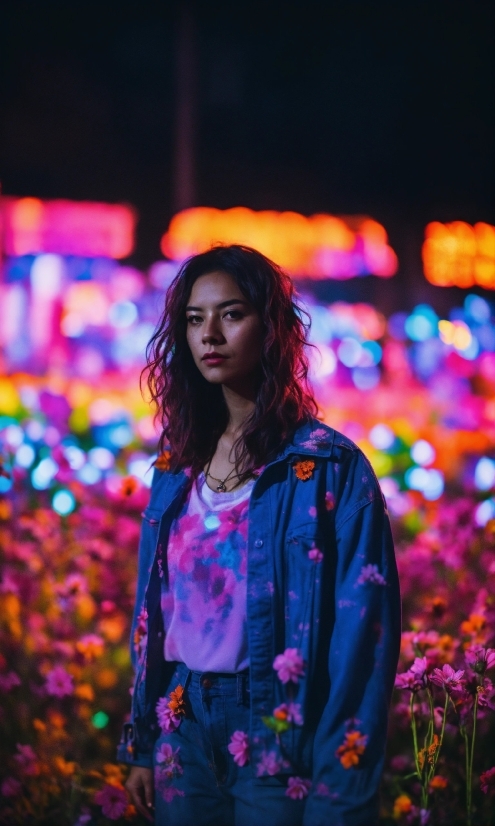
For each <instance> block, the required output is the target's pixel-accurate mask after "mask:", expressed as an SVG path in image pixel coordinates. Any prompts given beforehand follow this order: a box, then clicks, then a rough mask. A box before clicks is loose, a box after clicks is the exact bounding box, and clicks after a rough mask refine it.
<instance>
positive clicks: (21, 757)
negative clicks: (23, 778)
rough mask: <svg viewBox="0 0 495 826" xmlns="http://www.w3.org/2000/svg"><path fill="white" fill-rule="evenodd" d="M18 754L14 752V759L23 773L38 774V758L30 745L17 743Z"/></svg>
mask: <svg viewBox="0 0 495 826" xmlns="http://www.w3.org/2000/svg"><path fill="white" fill-rule="evenodd" d="M16 748H17V754H14V760H15V762H16V763H17V765H18V766H19V769H20V771H21V772H22V774H26V775H30V776H35V775H37V774H38V758H37V756H36V752H35V751H34V750H33V749H32V747H31V746H29V745H25V746H24V745H22V743H16Z"/></svg>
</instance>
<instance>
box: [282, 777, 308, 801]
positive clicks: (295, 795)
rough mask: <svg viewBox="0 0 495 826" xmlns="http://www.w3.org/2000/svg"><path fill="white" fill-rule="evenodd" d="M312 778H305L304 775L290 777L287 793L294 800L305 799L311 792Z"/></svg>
mask: <svg viewBox="0 0 495 826" xmlns="http://www.w3.org/2000/svg"><path fill="white" fill-rule="evenodd" d="M310 788H311V780H303V778H302V777H289V780H288V783H287V789H286V791H285V794H286V796H287V797H291V798H292V800H303V798H305V797H307V796H308V794H309V790H310Z"/></svg>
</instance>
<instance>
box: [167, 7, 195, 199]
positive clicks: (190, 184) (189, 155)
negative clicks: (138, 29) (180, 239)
mask: <svg viewBox="0 0 495 826" xmlns="http://www.w3.org/2000/svg"><path fill="white" fill-rule="evenodd" d="M196 51H197V50H196V45H195V31H194V15H193V10H192V6H191V3H190V2H189V0H183V2H182V3H181V4H180V7H179V19H178V25H177V36H176V61H175V66H176V122H175V147H174V170H173V171H174V175H173V181H174V193H173V194H174V200H173V206H174V211H175V212H179V210H181V209H187V208H188V207H191V206H194V205H195V202H196V169H195V130H196V118H195V114H196V112H195V110H196V106H195V103H196V61H197V54H196Z"/></svg>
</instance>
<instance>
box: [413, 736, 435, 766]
mask: <svg viewBox="0 0 495 826" xmlns="http://www.w3.org/2000/svg"><path fill="white" fill-rule="evenodd" d="M439 748H440V740H439V739H438V734H434V735H433V743H431V744H430V745H429V746H428V748H424V749H420V750H419V752H418V763H419V768H420V769H422V768H423V766H424V764H425V760H426V761H427V762H428V763H429V764H430V766H432V765H433V761H434V760H435V754H436V753H437V751H438V749H439Z"/></svg>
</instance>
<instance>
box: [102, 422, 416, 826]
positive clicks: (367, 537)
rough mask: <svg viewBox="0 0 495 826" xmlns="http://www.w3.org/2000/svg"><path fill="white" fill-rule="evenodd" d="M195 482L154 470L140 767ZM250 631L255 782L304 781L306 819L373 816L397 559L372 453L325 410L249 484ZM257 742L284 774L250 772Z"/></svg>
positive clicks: (142, 609) (325, 821)
mask: <svg viewBox="0 0 495 826" xmlns="http://www.w3.org/2000/svg"><path fill="white" fill-rule="evenodd" d="M300 462H301V463H302V462H309V464H308V465H306V466H304V465H303V464H298V463H300ZM305 476H307V477H308V478H304V477H305ZM188 481H189V480H188V476H187V474H186V473H185V472H177V473H172V472H161V471H158V470H155V473H154V477H153V483H152V488H151V498H150V502H149V505H148V507H147V508H146V510H145V512H144V514H143V517H144V519H143V526H142V532H141V540H140V548H139V576H138V583H137V595H136V608H135V612H134V619H133V633H132V641H131V651H132V658H133V664H134V667H135V671H136V678H135V684H134V692H133V701H132V713H131V722H130V723H127V724H126V725H125V726H124V731H123V736H122V741H121V743H120V746H119V752H118V757H119V759H120V760H121V761H122V762H127V763H131V764H132V765H138V766H150V765H151V760H152V758H151V756H152V751H153V744H154V741H155V739H156V737H157V736H158V733H159V729H158V725H157V720H156V714H155V706H156V703H157V700H158V699H159V697H160V696H163V694H164V692H165V689H166V687H167V685H168V681H169V679H170V678H171V676H172V669H173V664H172V663H167V662H165V660H164V656H163V642H164V638H163V637H164V629H163V620H162V613H161V608H160V595H161V580H162V579H163V580H164V582H165V584H166V583H167V562H166V560H167V540H168V534H169V530H170V526H171V523H172V521H173V518H174V516H175V515H176V514H177V512H178V509H179V508H180V506H181V504H182V502H183V497H184V492H185V490H186V489H187V484H188ZM311 551H313V553H310V552H311ZM247 628H248V642H249V656H250V690H251V728H250V732H249V742H250V762H251V765H252V767H253V782H255V783H260V784H266V783H273V782H277V783H278V782H279V780H280V778H281V776H282V775H283V774H284V773H285V774H287V775H297V776H299V777H303V778H310V779H311V781H312V785H311V790H310V793H309V795H308V798H307V800H306V806H305V815H304V826H338V824H342V826H372V825H373V824H374V823H375V822H376V820H377V817H378V788H379V783H380V777H381V773H382V768H383V759H384V750H385V740H386V732H387V715H388V707H389V702H390V696H391V692H392V687H393V683H394V676H395V671H396V666H397V660H398V654H399V646H400V597H399V586H398V578H397V569H396V564H395V556H394V549H393V542H392V536H391V531H390V524H389V520H388V516H387V512H386V507H385V503H384V498H383V495H382V493H381V490H380V487H379V484H378V481H377V479H376V476H375V474H374V472H373V470H372V468H371V465H370V463H369V462H368V460H367V459H366V457H365V456H364V454H363V453H362V452H361V451H360V450H359V448H358V447H357V446H356V445H355V444H354V443H353V442H351V441H350V440H349V439H347V438H346V437H345V436H343V435H342V434H340V433H338V432H336V431H334V430H332V429H331V428H329V427H327V426H325V425H322V424H321V423H320V422H318V421H317V420H312V421H311V422H308V423H307V424H305V425H303V426H302V427H301V428H299V429H298V430H297V431H296V434H295V436H294V438H293V440H292V442H291V443H290V444H286V445H285V446H284V448H283V450H282V451H281V452H280V454H279V455H278V456H277V457H276V459H275V460H274V461H272V462H270V463H269V464H267V465H266V466H265V467H264V468H263V469H262V471H261V472H260V474H259V476H258V479H257V480H256V482H255V484H254V487H253V490H252V493H251V499H250V504H249V528H248V573H247ZM287 648H292V649H297V651H298V653H299V654H300V655H301V656H302V658H303V660H304V674H303V676H302V677H300V678H299V681H298V683H297V684H295V683H289V684H287V685H284V684H283V683H282V682H281V681H280V680H279V679H278V676H277V672H276V671H275V670H274V668H273V662H274V659H275V657H276V656H277V655H278V654H281V653H283V652H284V650H285V649H287ZM288 688H289V692H288V690H287V689H288ZM291 701H293V702H296V703H298V704H300V707H301V712H302V715H303V718H304V724H303V725H300V726H299V725H298V726H296V725H293V726H291V727H290V729H289V730H287V731H285V732H284V733H283V734H281V735H280V736H277V733H276V732H275V731H274V730H273V729H272V728H270V727H269V726H267V725H266V718H267V717H270V716H271V715H272V713H273V710H274V708H276V707H277V706H279V705H281V704H282V703H284V702H285V703H287V702H291ZM263 718H265V721H263ZM350 732H360V734H361V735H362V736H363V738H365V740H361V741H360V743H361V748H360V749H353V748H352V746H351V744H350V741H349V738H347V739H346V735H348V734H349V733H350ZM353 737H357V735H351V740H352V738H353ZM346 743H348V744H349V748H348V749H347V750H346V748H345V744H346ZM363 744H365V746H364V751H363V749H362V745H363ZM340 747H343V748H340ZM263 752H265V753H268V752H275V753H276V755H278V756H280V760H281V762H284V761H285V766H284V768H283V770H282V771H281V774H279V775H277V778H278V779H277V778H271V777H263V776H262V777H256V776H255V767H256V766H257V764H258V763H259V762H260V760H261V758H262V754H263ZM361 752H362V753H361ZM346 758H347V759H346ZM346 766H347V767H346Z"/></svg>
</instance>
